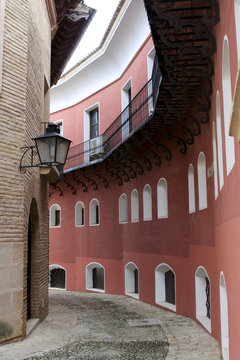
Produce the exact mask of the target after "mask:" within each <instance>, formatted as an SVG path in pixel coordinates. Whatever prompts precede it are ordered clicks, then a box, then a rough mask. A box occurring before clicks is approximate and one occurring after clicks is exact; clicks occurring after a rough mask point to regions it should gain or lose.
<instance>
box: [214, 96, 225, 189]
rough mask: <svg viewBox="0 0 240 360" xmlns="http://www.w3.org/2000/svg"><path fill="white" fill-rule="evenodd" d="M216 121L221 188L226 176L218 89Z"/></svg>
mask: <svg viewBox="0 0 240 360" xmlns="http://www.w3.org/2000/svg"><path fill="white" fill-rule="evenodd" d="M216 123H217V150H218V172H219V188H220V190H221V189H222V187H223V184H224V176H223V143H222V117H221V103H220V94H219V91H218V90H217V92H216Z"/></svg>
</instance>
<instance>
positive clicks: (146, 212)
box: [143, 184, 152, 220]
mask: <svg viewBox="0 0 240 360" xmlns="http://www.w3.org/2000/svg"><path fill="white" fill-rule="evenodd" d="M143 220H152V190H151V186H150V185H148V184H147V185H145V186H144V189H143Z"/></svg>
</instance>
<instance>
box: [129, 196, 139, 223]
mask: <svg viewBox="0 0 240 360" xmlns="http://www.w3.org/2000/svg"><path fill="white" fill-rule="evenodd" d="M134 193H135V194H137V197H136V201H137V204H136V209H135V208H134V204H133V194H134ZM134 212H136V214H137V216H136V219H133V215H134ZM131 222H132V223H134V222H139V195H138V191H137V189H133V190H132V193H131Z"/></svg>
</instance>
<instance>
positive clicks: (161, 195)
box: [157, 178, 168, 219]
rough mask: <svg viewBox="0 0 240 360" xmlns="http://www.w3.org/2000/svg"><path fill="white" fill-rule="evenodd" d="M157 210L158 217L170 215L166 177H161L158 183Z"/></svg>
mask: <svg viewBox="0 0 240 360" xmlns="http://www.w3.org/2000/svg"><path fill="white" fill-rule="evenodd" d="M157 212H158V219H161V218H167V217H168V189H167V181H166V180H165V179H164V178H161V179H160V180H159V181H158V184H157Z"/></svg>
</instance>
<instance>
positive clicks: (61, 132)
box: [53, 119, 63, 136]
mask: <svg viewBox="0 0 240 360" xmlns="http://www.w3.org/2000/svg"><path fill="white" fill-rule="evenodd" d="M53 124H56V125H59V124H60V125H62V126H61V127H60V135H62V136H63V119H59V120H56V121H54V122H53Z"/></svg>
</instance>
